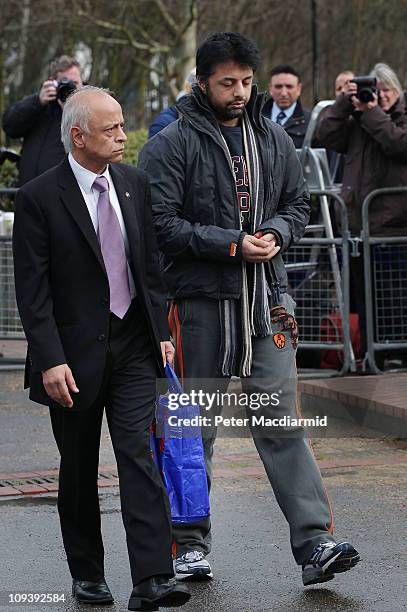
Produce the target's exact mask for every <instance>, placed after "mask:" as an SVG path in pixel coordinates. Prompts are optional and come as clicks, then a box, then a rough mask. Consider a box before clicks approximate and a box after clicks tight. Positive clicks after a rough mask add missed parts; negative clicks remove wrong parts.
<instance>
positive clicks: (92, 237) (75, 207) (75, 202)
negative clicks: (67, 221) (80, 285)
mask: <svg viewBox="0 0 407 612" xmlns="http://www.w3.org/2000/svg"><path fill="white" fill-rule="evenodd" d="M58 181H59V186H60V188H61V199H62V201H63V203H64V205H65V207H66V209H67V210H68V212H69V213H70V214H71V215H72V217H73V218H74V220H75V221H76V223H77V225H78V227H79V229H80V231H81V232H82V234H83V235H84V237H85V238H86V240H87V242H88V243H89V246H90V247H91V249H92V251H93V253H94V254H95V256H96V258H97V260H98V261H99V263H100V265H101V266H102V269H103V271H104V272H105V274H106V269H105V264H104V262H103V257H102V252H101V250H100V245H99V241H98V239H97V236H96V232H95V228H94V227H93V223H92V219H91V218H90V215H89V211H88V208H87V206H86V202H85V200H84V199H83V196H82V192H81V190H80V188H79V185H78V183H77V181H76V178H75V175H74V173H73V172H72V169H71V166H70V164H69V161H68V158H65V160H64V161H63V162H62V164H60V166H59V167H58Z"/></svg>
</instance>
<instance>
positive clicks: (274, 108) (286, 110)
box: [271, 102, 297, 125]
mask: <svg viewBox="0 0 407 612" xmlns="http://www.w3.org/2000/svg"><path fill="white" fill-rule="evenodd" d="M296 106H297V102H294V104H291V106H289V107H288V108H280V107H279V106H277V104H276V103H275V102H274V103H273V106H272V107H271V120H272V121H274V123H277V115H278V113H281V112H283V113H285V118H284V119H283V120H282V122H281V124H280V125H284V124H285V123H287V121H288V120H289V118H290V117H292V116H293V114H294V111H295V107H296Z"/></svg>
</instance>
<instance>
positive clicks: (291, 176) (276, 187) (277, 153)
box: [139, 86, 309, 299]
mask: <svg viewBox="0 0 407 612" xmlns="http://www.w3.org/2000/svg"><path fill="white" fill-rule="evenodd" d="M263 103H264V95H259V96H258V95H257V90H256V88H255V87H253V89H252V95H251V97H250V100H249V102H248V104H247V106H246V111H247V114H248V117H249V120H250V122H251V124H252V126H253V129H254V131H255V134H256V138H257V141H258V149H259V153H260V157H261V159H260V163H261V164H262V169H263V176H264V221H263V222H262V223H261V224H260V226H259V227H258V228H256V231H258V230H263V231H265V230H269V231H273V232H275V234H276V235H277V237H278V238H279V241H280V243H281V251H280V252H279V253H278V254H277V255H276V256H275V257H274V258H273V260H272V262H273V269H274V275H275V282H276V284H279V286H280V290H281V291H285V290H286V288H287V274H286V271H285V267H284V262H283V258H282V255H281V253H282V252H284V251H285V250H286V249H288V248H289V246H290V245H291V244H292V243H293V242H295V241H296V240H299V239H300V238H301V237H302V235H303V233H304V229H305V226H306V224H307V222H308V218H309V195H308V192H307V189H306V185H305V181H304V178H303V174H302V169H301V165H300V162H299V160H298V157H297V154H296V151H295V148H294V145H293V143H292V141H291V139H290V138H289V137H288V136H287V134H286V133H285V131H284V130H283V129H282V128H281V127H280V126H279V125H276V124H273V123H272V122H271V121H269V120H268V119H266V118H265V117H263V115H262V114H261V108H262V105H263ZM177 108H178V110H179V111H180V113H181V117H180V118H179V119H178V120H177V121H175V122H174V123H172V124H170V125H169V126H167V127H166V128H164V130H162V131H161V132H159V134H157V135H156V136H155V137H154V138H152V139H151V140H149V141H148V142H147V144H146V145H145V146H144V148H143V150H142V152H141V153H140V157H139V166H140V168H142V169H143V170H145V171H146V172H147V173H148V175H149V176H150V181H151V190H152V207H153V217H154V222H155V228H156V233H157V239H158V244H159V248H160V249H161V251H162V252H163V254H164V265H165V279H166V281H167V285H168V288H169V297H170V298H177V297H197V296H201V297H209V298H214V299H229V298H239V297H240V295H241V290H242V266H241V261H242V253H241V244H242V240H243V237H244V235H245V233H244V232H242V231H241V229H240V222H239V207H238V201H237V194H236V187H235V177H234V174H233V170H232V165H231V160H230V154H229V150H228V148H227V146H226V144H225V141H224V140H223V138H222V135H221V131H220V128H219V125H218V122H217V120H216V117H215V115H214V114H213V112H212V109H211V108H210V106H209V105H208V103H207V98H206V96H205V95H204V94H203V93H202V92H201V90H200V89H199V87H198V86H195V87H194V88H193V93H192V94H190V95H186V96H184V97H183V98H181V100H180V101H179V102H178V104H177Z"/></svg>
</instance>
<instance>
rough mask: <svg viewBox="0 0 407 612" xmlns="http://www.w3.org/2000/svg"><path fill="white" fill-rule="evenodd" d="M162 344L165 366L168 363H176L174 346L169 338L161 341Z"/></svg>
mask: <svg viewBox="0 0 407 612" xmlns="http://www.w3.org/2000/svg"><path fill="white" fill-rule="evenodd" d="M160 346H161V355H162V357H163V363H164V367H165V366H166V364H167V363H168V365H170V366H172V365H173V363H174V347H173V346H172V343H171V342H170V341H169V340H165V341H164V342H160Z"/></svg>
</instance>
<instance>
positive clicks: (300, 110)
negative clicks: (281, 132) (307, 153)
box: [262, 98, 311, 149]
mask: <svg viewBox="0 0 407 612" xmlns="http://www.w3.org/2000/svg"><path fill="white" fill-rule="evenodd" d="M272 108H273V98H269V100H267V102H266V104H265V105H264V106H263V109H262V113H263V115H264V116H265V117H268V118H269V119H270V117H271V110H272ZM310 119H311V111H309V110H308V108H305V107H304V106H302V104H301V102H300V100H298V101H297V104H296V106H295V109H294V113H293V114H292V115H291V117H290V118H289V119H287V121H286V122H285V123H284V125H283V128H284V129H285V131H286V132H287V134H288V135H289V136H291V138H292V141H293V143H294V145H295V148H296V149H301V147H302V143H303V142H304V137H305V132H306V131H307V127H308V124H309V121H310Z"/></svg>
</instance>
